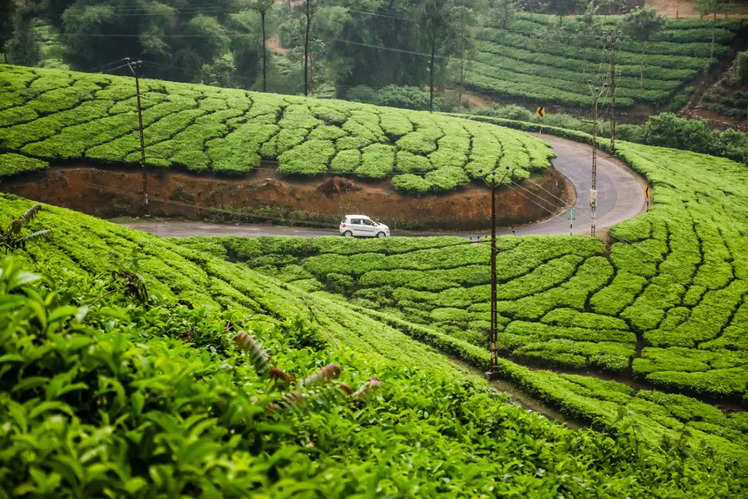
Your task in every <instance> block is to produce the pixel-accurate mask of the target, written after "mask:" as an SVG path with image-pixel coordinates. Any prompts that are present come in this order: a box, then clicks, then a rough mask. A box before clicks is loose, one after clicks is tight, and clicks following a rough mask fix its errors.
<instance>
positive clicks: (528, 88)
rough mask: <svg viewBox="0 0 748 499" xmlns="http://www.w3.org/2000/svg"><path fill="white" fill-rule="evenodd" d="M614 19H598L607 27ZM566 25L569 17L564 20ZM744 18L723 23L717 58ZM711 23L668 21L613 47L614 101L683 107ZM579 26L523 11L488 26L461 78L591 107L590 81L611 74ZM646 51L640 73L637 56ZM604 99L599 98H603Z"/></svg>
mask: <svg viewBox="0 0 748 499" xmlns="http://www.w3.org/2000/svg"><path fill="white" fill-rule="evenodd" d="M616 19H617V18H615V17H602V18H601V20H602V21H603V24H607V25H611V23H613V22H614V21H615V20H616ZM566 22H567V24H568V23H573V22H574V20H572V19H567V20H566ZM742 23H744V21H740V20H720V21H718V24H717V27H716V29H714V35H715V40H716V44H715V49H714V56H715V57H719V56H721V55H723V54H725V53H726V52H727V50H728V47H729V45H730V43H731V42H732V40H733V39H734V38H735V37H736V36H737V33H738V32H739V31H740V30H741V29H744V28H741V26H743V24H742ZM712 27H713V25H712V22H711V21H709V20H697V19H688V20H685V19H669V20H668V21H667V24H666V26H665V28H664V29H663V30H662V31H660V32H659V33H657V34H656V35H655V36H654V37H653V39H652V40H651V41H650V42H648V43H646V44H644V43H641V42H635V41H630V40H623V41H620V42H619V43H618V47H617V55H616V60H617V72H618V73H619V75H620V76H619V77H618V78H617V80H616V86H617V92H616V105H617V106H618V107H619V108H621V109H624V110H625V109H631V108H633V107H634V106H636V105H637V104H644V105H646V106H649V107H650V108H651V109H660V110H662V109H670V110H678V109H680V108H681V107H682V106H683V105H685V104H686V102H687V101H688V98H689V96H690V93H691V90H692V88H691V87H690V86H689V85H690V84H691V83H692V82H693V81H694V79H695V78H696V77H697V76H698V75H699V74H700V73H701V72H702V71H703V69H704V67H705V65H706V66H711V65H712V63H713V61H712V60H711V59H710V54H711V50H712V48H711V40H712V32H713V29H712ZM576 31H577V30H574V32H573V33H569V34H564V31H563V29H561V27H560V26H559V20H558V17H556V16H550V15H542V14H530V13H522V14H520V15H518V16H517V20H516V21H514V22H513V23H511V24H510V25H509V26H508V27H507V28H503V29H501V28H499V27H497V26H491V25H489V26H486V27H483V28H482V29H481V30H479V32H478V45H477V49H478V56H477V62H475V63H474V64H473V66H472V68H471V69H470V71H469V73H468V76H467V78H466V83H467V84H468V85H469V86H470V87H472V88H473V89H475V90H477V91H479V92H482V93H485V94H487V95H493V96H496V97H498V98H504V99H520V100H522V101H524V102H526V103H529V104H533V103H537V104H538V105H544V106H549V108H551V109H552V106H554V105H555V106H562V107H564V108H576V109H579V108H582V109H583V110H587V109H590V106H591V105H592V102H593V98H592V96H591V94H590V90H589V88H588V81H589V80H592V81H598V80H599V77H600V75H602V76H604V75H606V74H608V73H609V72H610V70H609V69H608V57H607V56H606V55H605V54H604V52H603V51H602V50H601V47H600V45H599V43H600V42H599V41H595V42H584V41H579V40H578V38H577V37H576V35H577V33H576ZM642 54H646V55H645V59H644V61H645V67H644V70H643V71H644V75H643V76H644V78H641V77H642V67H641V66H640V61H641V60H642ZM609 100H610V99H609V96H606V97H605V98H604V99H603V100H602V102H608V101H609Z"/></svg>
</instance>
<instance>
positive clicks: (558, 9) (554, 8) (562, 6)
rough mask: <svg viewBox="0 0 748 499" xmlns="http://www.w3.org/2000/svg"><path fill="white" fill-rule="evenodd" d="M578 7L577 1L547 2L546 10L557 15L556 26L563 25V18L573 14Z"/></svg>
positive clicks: (551, 0)
mask: <svg viewBox="0 0 748 499" xmlns="http://www.w3.org/2000/svg"><path fill="white" fill-rule="evenodd" d="M578 7H579V0H548V10H550V11H551V12H552V13H554V14H557V15H558V24H561V23H563V21H564V16H568V15H569V14H572V13H574V12H575V11H576V10H577V8H578Z"/></svg>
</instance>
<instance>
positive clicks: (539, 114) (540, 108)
mask: <svg viewBox="0 0 748 499" xmlns="http://www.w3.org/2000/svg"><path fill="white" fill-rule="evenodd" d="M535 116H537V117H538V118H540V119H543V116H545V106H538V108H537V109H536V110H535ZM538 133H540V135H543V127H542V126H541V127H540V131H539V132H538Z"/></svg>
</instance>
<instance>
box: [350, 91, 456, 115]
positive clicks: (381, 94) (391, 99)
mask: <svg viewBox="0 0 748 499" xmlns="http://www.w3.org/2000/svg"><path fill="white" fill-rule="evenodd" d="M346 98H347V99H348V100H352V101H356V102H366V103H368V104H376V105H377V106H389V107H399V108H404V109H414V110H416V111H427V110H428V109H429V92H426V91H424V90H421V89H420V88H419V87H411V86H399V85H387V86H385V87H382V88H380V89H378V90H375V89H373V88H371V87H370V86H368V85H356V86H355V87H351V89H350V90H348V92H347V94H346ZM443 108H444V103H443V101H442V99H441V98H438V97H434V111H438V110H441V109H443Z"/></svg>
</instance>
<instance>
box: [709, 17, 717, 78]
mask: <svg viewBox="0 0 748 499" xmlns="http://www.w3.org/2000/svg"><path fill="white" fill-rule="evenodd" d="M716 29H717V11H716V10H715V11H714V22H712V45H711V47H710V49H709V66H711V65H712V59H714V31H715V30H716Z"/></svg>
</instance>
